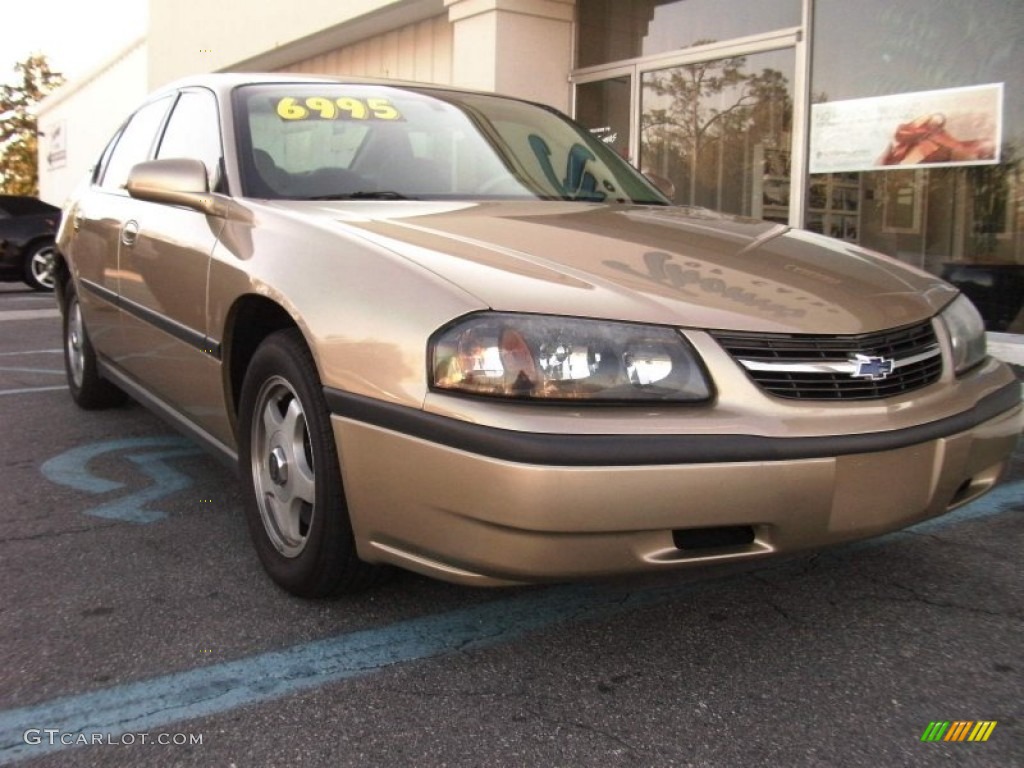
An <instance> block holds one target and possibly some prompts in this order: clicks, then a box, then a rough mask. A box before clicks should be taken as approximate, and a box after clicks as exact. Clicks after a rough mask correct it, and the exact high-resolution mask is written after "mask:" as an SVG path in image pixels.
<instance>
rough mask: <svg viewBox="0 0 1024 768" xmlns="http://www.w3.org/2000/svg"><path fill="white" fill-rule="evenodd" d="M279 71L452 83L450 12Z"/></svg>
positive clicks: (303, 60) (299, 62)
mask: <svg viewBox="0 0 1024 768" xmlns="http://www.w3.org/2000/svg"><path fill="white" fill-rule="evenodd" d="M280 71H282V72H303V73H307V74H316V75H351V76H353V77H381V78H391V79H398V80H415V81H418V82H423V83H437V84H439V85H450V84H451V82H452V25H451V24H449V23H448V18H447V16H435V17H433V18H431V19H424V20H423V21H419V22H416V23H414V24H406V25H405V26H404V27H400V28H399V29H394V30H392V31H390V32H386V33H384V34H381V35H376V36H374V37H371V38H369V39H367V40H360V41H358V42H355V43H352V44H351V45H346V46H344V47H343V48H338V49H335V50H333V51H328V52H326V53H321V54H319V55H317V56H312V57H310V58H308V59H302V60H301V61H296V62H294V63H292V64H289V65H287V66H284V67H281V68H280Z"/></svg>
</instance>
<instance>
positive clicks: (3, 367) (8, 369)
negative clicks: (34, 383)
mask: <svg viewBox="0 0 1024 768" xmlns="http://www.w3.org/2000/svg"><path fill="white" fill-rule="evenodd" d="M0 371H3V372H4V373H59V374H61V375H64V369H63V368H61V369H60V370H57V369H56V368H16V367H10V366H6V365H0Z"/></svg>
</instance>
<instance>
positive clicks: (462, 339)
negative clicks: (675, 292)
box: [429, 312, 711, 403]
mask: <svg viewBox="0 0 1024 768" xmlns="http://www.w3.org/2000/svg"><path fill="white" fill-rule="evenodd" d="M429 359H430V371H431V386H432V387H433V388H435V389H440V390H447V391H453V392H462V393H466V394H474V395H490V396H493V397H511V398H519V399H527V400H593V401H598V402H601V401H603V402H637V401H651V400H657V401H668V402H688V403H692V402H699V401H703V400H707V399H708V398H710V397H711V388H710V386H709V384H708V380H707V378H706V377H705V375H704V372H703V369H702V366H701V364H700V362H699V360H698V358H697V355H696V353H695V352H694V351H693V349H692V348H691V347H690V345H689V344H688V343H687V342H686V340H685V339H684V338H683V337H682V336H681V335H680V334H679V333H678V332H677V331H675V330H673V329H671V328H662V327H658V326H646V325H633V324H630V323H616V322H607V321H603V320H601V321H598V320H581V319H577V318H571V317H548V316H542V315H517V314H505V313H496V312H485V313H480V314H477V315H471V316H469V317H465V318H463V319H461V320H459V321H458V322H456V323H455V324H453V325H451V326H448V327H447V328H443V329H441V330H440V331H438V332H437V333H436V334H434V337H433V338H432V339H431V343H430V358H429Z"/></svg>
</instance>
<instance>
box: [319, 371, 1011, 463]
mask: <svg viewBox="0 0 1024 768" xmlns="http://www.w3.org/2000/svg"><path fill="white" fill-rule="evenodd" d="M324 395H325V397H326V398H327V405H328V407H329V408H330V410H331V413H332V414H334V415H336V416H341V417H344V418H347V419H352V420H354V421H359V422H362V423H364V424H369V425H372V426H375V427H381V428H383V429H387V430H391V431H393V432H399V433H401V434H404V435H408V436H410V437H416V438H419V439H422V440H428V441H430V442H433V443H438V444H440V445H445V446H448V447H450V448H456V449H458V450H461V451H467V452H469V453H475V454H479V455H481V456H488V457H490V458H493V459H501V460H504V461H514V462H518V463H522V464H541V465H550V466H574V467H577V466H578V467H610V466H642V465H648V466H649V465H663V464H712V463H721V462H753V461H794V460H799V459H820V458H829V457H833V456H844V455H849V454H855V453H877V452H879V451H889V450H894V449H896V448H905V447H907V446H910V445H917V444H919V443H925V442H928V441H930V440H936V439H938V438H941V437H948V436H950V435H955V434H957V433H960V432H965V431H967V430H969V429H972V428H973V427H976V426H978V425H979V424H982V423H984V422H986V421H988V420H989V419H993V418H995V417H997V416H999V415H1001V414H1003V413H1006V412H1007V411H1010V410H1011V409H1013V408H1014V407H1016V406H1020V404H1021V385H1020V383H1019V382H1011V383H1009V384H1007V385H1006V386H1005V387H1003V388H1001V389H999V390H997V391H995V392H993V393H991V394H989V395H987V396H985V397H984V398H982V399H981V400H979V401H978V403H977V404H976V405H975V406H974V407H973V408H972V409H971V410H969V411H964V412H962V413H958V414H956V415H955V416H949V417H947V418H945V419H940V420H938V421H933V422H930V423H928V424H920V425H917V426H913V427H907V428H905V429H897V430H893V431H891V432H872V433H868V434H857V435H828V436H822V437H761V436H759V435H565V434H548V433H539V432H517V431H514V430H509V429H499V428H497V427H489V426H483V425H480V424H472V423H469V422H465V421H459V420H457V419H452V418H448V417H446V416H439V415H437V414H434V413H426V412H424V411H421V410H418V409H415V408H409V407H407V406H402V405H395V404H393V403H385V402H383V401H380V400H375V399H373V398H370V397H364V396H362V395H354V394H351V393H349V392H343V391H341V390H337V389H331V388H328V387H325V388H324Z"/></svg>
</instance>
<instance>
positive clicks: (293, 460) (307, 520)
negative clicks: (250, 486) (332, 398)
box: [250, 376, 316, 557]
mask: <svg viewBox="0 0 1024 768" xmlns="http://www.w3.org/2000/svg"><path fill="white" fill-rule="evenodd" d="M253 416H254V417H255V418H254V421H253V425H252V429H253V435H252V452H251V457H250V458H251V462H252V478H253V483H254V485H255V486H256V488H255V490H256V499H257V503H258V504H259V509H260V518H261V519H262V520H263V527H264V529H265V530H266V532H267V536H268V538H269V539H270V543H271V544H273V545H274V549H276V550H277V551H278V552H280V553H281V554H282V555H283V556H284V557H297V556H298V555H300V554H302V551H303V549H305V547H306V542H307V541H308V540H309V532H310V528H311V526H312V522H313V513H314V511H315V509H316V470H315V469H314V466H313V449H312V446H311V445H310V440H309V427H308V425H307V424H306V414H305V412H304V411H303V410H302V402H301V401H300V400H299V398H298V395H296V394H295V390H294V389H292V386H291V385H290V384H289V383H288V382H287V380H285V379H283V378H281V377H280V376H274V377H272V378H270V379H268V380H267V381H265V382H264V383H263V386H262V388H261V389H260V392H259V395H258V396H257V399H256V409H255V412H254V414H253Z"/></svg>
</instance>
